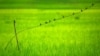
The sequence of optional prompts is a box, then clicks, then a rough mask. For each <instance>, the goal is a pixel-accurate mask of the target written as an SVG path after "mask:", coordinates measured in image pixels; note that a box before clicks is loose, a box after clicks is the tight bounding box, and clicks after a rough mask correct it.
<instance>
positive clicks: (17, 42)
mask: <svg viewBox="0 0 100 56" xmlns="http://www.w3.org/2000/svg"><path fill="white" fill-rule="evenodd" d="M14 32H15V37H16V43H17V47H18V51H19V50H20V48H19V42H18V37H17V32H16V21H15V20H14Z"/></svg>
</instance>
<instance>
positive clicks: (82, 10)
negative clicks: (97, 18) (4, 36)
mask: <svg viewBox="0 0 100 56" xmlns="http://www.w3.org/2000/svg"><path fill="white" fill-rule="evenodd" d="M93 6H94V3H92V4H91V5H90V6H89V7H86V8H84V9H81V10H80V12H77V13H72V14H71V15H68V16H63V15H62V17H61V18H58V19H56V18H54V19H53V20H49V21H51V22H52V21H53V22H54V21H58V20H62V19H64V18H67V17H70V16H74V15H77V14H80V13H82V12H84V11H86V10H88V9H90V8H91V7H93ZM51 22H48V23H51ZM48 23H45V24H48ZM45 24H42V23H40V24H39V25H37V26H34V27H30V28H27V29H24V30H21V31H19V32H18V33H17V34H19V33H21V32H24V31H26V30H29V29H34V28H37V27H40V26H42V25H45ZM14 37H15V36H12V37H11V39H10V40H9V41H8V42H7V44H6V45H5V48H4V49H5V50H6V49H7V47H8V45H9V44H10V43H11V41H12V40H13V38H14Z"/></svg>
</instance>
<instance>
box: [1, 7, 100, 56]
mask: <svg viewBox="0 0 100 56" xmlns="http://www.w3.org/2000/svg"><path fill="white" fill-rule="evenodd" d="M81 6H82V5H81ZM81 6H80V7H81ZM83 7H84V6H83ZM94 8H95V9H94ZM79 11H80V10H79V9H45V10H41V9H0V56H100V54H99V53H100V44H99V42H100V41H99V40H100V29H99V28H100V16H99V15H100V9H99V6H97V5H95V6H94V7H92V8H90V9H88V10H86V11H84V12H82V13H80V14H76V15H74V16H70V17H66V18H64V19H61V20H57V21H53V22H51V23H48V24H45V23H44V22H45V21H48V20H53V19H54V18H60V17H62V16H61V15H60V14H62V15H65V16H66V15H71V14H72V13H73V12H76V13H77V12H79ZM58 13H60V14H58ZM77 17H78V19H76V18H77ZM14 19H15V20H16V29H17V32H19V31H21V30H23V29H27V28H30V27H35V26H37V25H39V24H40V23H42V24H43V25H41V26H40V27H36V28H31V29H28V30H25V31H22V32H20V33H18V39H19V46H20V51H18V50H17V46H16V39H15V38H14V39H13V40H12V41H11V43H10V44H9V45H8V47H7V49H6V50H5V49H4V48H5V46H6V44H7V42H8V41H9V40H10V39H11V38H12V37H13V36H14V26H13V20H14Z"/></svg>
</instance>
